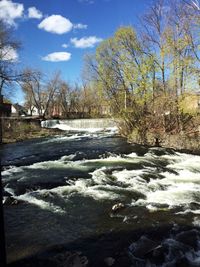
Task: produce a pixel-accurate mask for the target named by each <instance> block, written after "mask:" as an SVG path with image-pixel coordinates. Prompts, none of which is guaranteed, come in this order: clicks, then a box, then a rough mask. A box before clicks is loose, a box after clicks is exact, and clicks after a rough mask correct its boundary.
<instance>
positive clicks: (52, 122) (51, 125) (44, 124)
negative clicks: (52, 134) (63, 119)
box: [41, 120, 59, 128]
mask: <svg viewBox="0 0 200 267" xmlns="http://www.w3.org/2000/svg"><path fill="white" fill-rule="evenodd" d="M57 124H59V120H45V121H41V127H42V128H55V127H54V126H55V125H57Z"/></svg>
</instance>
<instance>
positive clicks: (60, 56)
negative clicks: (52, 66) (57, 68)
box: [42, 52, 71, 62]
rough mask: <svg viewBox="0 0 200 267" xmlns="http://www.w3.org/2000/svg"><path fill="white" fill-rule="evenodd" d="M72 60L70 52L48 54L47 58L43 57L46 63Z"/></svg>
mask: <svg viewBox="0 0 200 267" xmlns="http://www.w3.org/2000/svg"><path fill="white" fill-rule="evenodd" d="M70 58H71V53H68V52H54V53H51V54H48V55H47V56H45V57H42V60H44V61H51V62H59V61H68V60H70Z"/></svg>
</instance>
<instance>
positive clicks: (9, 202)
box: [3, 196, 20, 206]
mask: <svg viewBox="0 0 200 267" xmlns="http://www.w3.org/2000/svg"><path fill="white" fill-rule="evenodd" d="M19 203H20V201H19V200H17V199H15V198H14V197H11V196H9V197H4V200H3V205H7V206H10V205H18V204H19Z"/></svg>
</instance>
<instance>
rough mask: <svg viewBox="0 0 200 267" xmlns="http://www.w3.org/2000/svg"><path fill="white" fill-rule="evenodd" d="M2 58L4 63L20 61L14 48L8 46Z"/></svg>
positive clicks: (3, 50) (2, 51)
mask: <svg viewBox="0 0 200 267" xmlns="http://www.w3.org/2000/svg"><path fill="white" fill-rule="evenodd" d="M0 58H1V60H3V61H11V62H16V61H17V60H18V54H17V51H16V50H15V49H14V48H13V47H11V46H9V45H8V46H6V47H4V48H3V49H2V50H1V54H0Z"/></svg>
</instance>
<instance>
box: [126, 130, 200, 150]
mask: <svg viewBox="0 0 200 267" xmlns="http://www.w3.org/2000/svg"><path fill="white" fill-rule="evenodd" d="M127 139H128V142H129V143H136V144H141V145H144V142H143V141H142V140H141V139H140V138H139V137H138V136H137V134H135V133H132V134H131V135H129V136H128V137H127ZM145 145H147V146H150V147H152V146H160V147H164V148H171V149H175V150H178V151H180V152H184V153H190V154H195V155H200V135H199V132H193V133H189V134H188V133H184V132H183V133H180V134H167V133H163V134H159V135H156V134H153V133H147V135H146V141H145Z"/></svg>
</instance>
